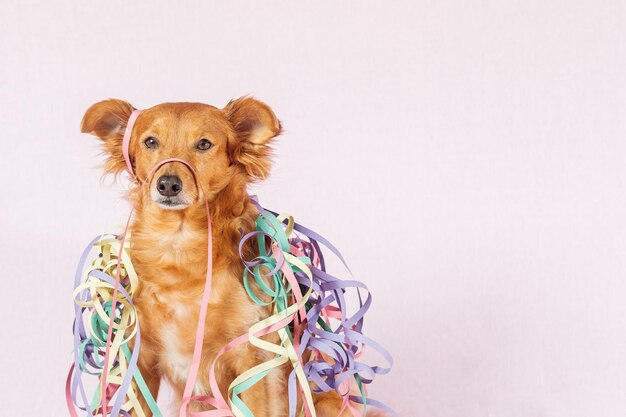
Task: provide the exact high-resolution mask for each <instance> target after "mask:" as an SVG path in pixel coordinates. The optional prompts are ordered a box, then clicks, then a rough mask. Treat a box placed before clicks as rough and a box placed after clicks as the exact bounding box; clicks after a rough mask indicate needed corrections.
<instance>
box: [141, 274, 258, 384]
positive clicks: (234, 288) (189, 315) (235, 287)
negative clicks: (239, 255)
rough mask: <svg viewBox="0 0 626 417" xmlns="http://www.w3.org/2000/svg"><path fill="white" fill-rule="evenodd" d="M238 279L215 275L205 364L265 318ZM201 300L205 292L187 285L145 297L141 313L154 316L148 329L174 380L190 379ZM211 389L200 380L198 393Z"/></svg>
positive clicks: (172, 380)
mask: <svg viewBox="0 0 626 417" xmlns="http://www.w3.org/2000/svg"><path fill="white" fill-rule="evenodd" d="M239 279H240V278H239ZM236 280H237V277H233V276H225V274H223V273H222V274H220V273H219V272H218V273H216V274H214V276H213V286H212V288H211V294H210V303H209V304H208V307H207V319H206V322H205V329H204V342H203V355H202V357H203V358H202V362H203V363H210V362H211V361H212V358H211V357H209V356H210V355H213V354H214V353H215V352H216V351H217V350H219V349H220V348H221V347H222V346H223V345H225V344H226V343H228V342H229V341H230V340H232V339H234V338H235V337H237V336H239V335H241V334H243V333H245V332H246V331H247V330H248V329H249V328H250V326H251V325H252V324H253V323H256V322H257V321H259V320H260V319H261V317H262V313H261V310H260V308H259V306H257V305H255V304H254V303H252V302H251V300H250V298H249V297H248V296H247V294H246V293H245V290H244V289H243V286H242V285H240V284H239V283H237V281H236ZM179 282H180V281H179ZM190 292H191V294H190ZM201 300H202V293H201V292H198V290H197V289H195V290H193V291H190V290H188V289H186V288H185V286H184V285H183V284H181V285H180V289H177V290H169V291H158V290H156V289H151V291H150V295H149V296H148V297H145V298H144V299H143V303H142V305H141V312H143V314H147V315H150V316H153V317H152V319H151V320H150V326H149V328H147V329H146V332H150V333H151V335H152V336H156V337H152V339H155V340H157V341H158V345H157V346H155V348H156V349H158V351H159V352H158V357H159V367H160V368H161V369H162V370H163V372H164V373H165V375H166V376H167V378H168V379H169V380H170V381H171V382H173V383H184V381H186V379H187V375H188V372H189V367H190V365H191V360H192V356H193V347H194V343H195V335H196V329H197V325H198V319H199V315H200V307H201ZM157 317H158V318H157ZM140 320H141V317H140ZM142 330H143V329H142ZM207 389H208V388H207V387H205V386H203V385H202V383H201V382H197V385H196V389H195V392H196V394H201V393H206V392H207Z"/></svg>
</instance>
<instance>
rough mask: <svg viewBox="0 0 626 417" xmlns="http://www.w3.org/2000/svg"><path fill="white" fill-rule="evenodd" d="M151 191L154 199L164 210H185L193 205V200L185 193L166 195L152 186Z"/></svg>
mask: <svg viewBox="0 0 626 417" xmlns="http://www.w3.org/2000/svg"><path fill="white" fill-rule="evenodd" d="M150 191H151V192H150V197H151V199H152V201H153V202H155V203H156V204H157V205H158V206H159V207H160V208H162V209H164V210H183V209H186V208H187V207H189V206H190V205H191V201H189V199H188V198H187V196H186V195H185V193H180V194H178V195H174V196H164V195H161V194H160V193H159V192H158V191H157V190H156V189H155V188H152V190H150Z"/></svg>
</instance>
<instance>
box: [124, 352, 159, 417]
mask: <svg viewBox="0 0 626 417" xmlns="http://www.w3.org/2000/svg"><path fill="white" fill-rule="evenodd" d="M139 353H140V355H139V360H138V362H137V367H138V368H139V372H141V376H142V377H143V379H144V381H145V382H146V385H147V386H148V389H149V390H150V393H151V394H152V398H154V400H155V401H156V399H157V395H158V393H159V386H160V385H161V372H160V370H159V366H158V362H157V357H156V355H155V354H154V351H153V350H152V349H149V348H148V346H145V345H143V344H142V346H141V349H140V352H139ZM133 388H134V389H135V392H137V397H138V399H139V404H140V405H141V409H142V410H143V412H144V414H145V415H146V417H152V411H150V408H149V407H148V403H147V401H146V399H145V398H144V396H143V395H142V394H141V392H140V391H139V389H138V388H137V384H136V383H135V380H133ZM130 414H131V415H132V416H133V417H138V416H139V414H138V413H137V411H136V410H135V409H133V410H131V413H130Z"/></svg>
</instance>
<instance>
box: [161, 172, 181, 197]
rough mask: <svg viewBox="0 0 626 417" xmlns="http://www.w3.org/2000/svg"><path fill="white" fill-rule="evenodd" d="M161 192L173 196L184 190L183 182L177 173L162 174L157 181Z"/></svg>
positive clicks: (166, 195) (163, 194)
mask: <svg viewBox="0 0 626 417" xmlns="http://www.w3.org/2000/svg"><path fill="white" fill-rule="evenodd" d="M157 190H158V191H159V194H161V195H162V196H165V197H173V196H175V195H178V193H180V192H181V191H182V190H183V182H182V181H181V180H180V178H178V176H176V175H162V176H161V178H159V179H158V181H157Z"/></svg>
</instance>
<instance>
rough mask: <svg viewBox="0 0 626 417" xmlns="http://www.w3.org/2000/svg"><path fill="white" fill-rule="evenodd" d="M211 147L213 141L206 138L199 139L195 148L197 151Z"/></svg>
mask: <svg viewBox="0 0 626 417" xmlns="http://www.w3.org/2000/svg"><path fill="white" fill-rule="evenodd" d="M212 147H213V143H212V142H211V141H210V140H208V139H204V138H202V139H200V140H199V141H198V143H197V144H196V149H197V150H199V151H208V150H209V149H211V148H212Z"/></svg>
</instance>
